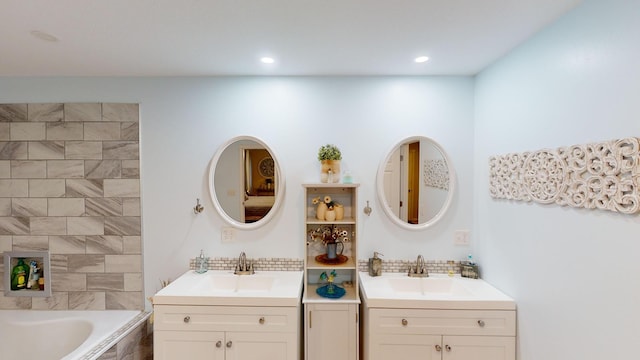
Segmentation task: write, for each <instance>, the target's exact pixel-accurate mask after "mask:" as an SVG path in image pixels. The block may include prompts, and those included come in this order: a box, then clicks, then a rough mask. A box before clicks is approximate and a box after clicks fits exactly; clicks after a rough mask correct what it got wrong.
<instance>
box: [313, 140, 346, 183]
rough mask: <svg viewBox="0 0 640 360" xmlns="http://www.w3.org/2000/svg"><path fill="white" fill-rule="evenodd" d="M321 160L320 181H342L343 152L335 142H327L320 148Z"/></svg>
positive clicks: (319, 155) (319, 157)
mask: <svg viewBox="0 0 640 360" xmlns="http://www.w3.org/2000/svg"><path fill="white" fill-rule="evenodd" d="M318 160H319V161H320V181H321V182H323V183H337V182H339V181H340V160H342V153H341V152H340V149H339V148H338V147H337V146H336V145H333V144H326V145H323V146H321V147H320V149H319V150H318Z"/></svg>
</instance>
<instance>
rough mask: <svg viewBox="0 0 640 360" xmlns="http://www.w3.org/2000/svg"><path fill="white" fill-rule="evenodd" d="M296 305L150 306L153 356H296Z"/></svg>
mask: <svg viewBox="0 0 640 360" xmlns="http://www.w3.org/2000/svg"><path fill="white" fill-rule="evenodd" d="M299 311H300V308H299V307H298V306H292V307H243V306H178V305H156V306H154V314H155V315H154V359H156V360H160V359H162V360H175V359H190V360H200V359H202V360H204V359H208V360H214V359H215V360H219V359H224V360H248V359H264V360H298V359H299V350H298V349H299V346H298V344H299V341H300V337H299V335H298V333H299V328H300V320H299V319H300V316H299Z"/></svg>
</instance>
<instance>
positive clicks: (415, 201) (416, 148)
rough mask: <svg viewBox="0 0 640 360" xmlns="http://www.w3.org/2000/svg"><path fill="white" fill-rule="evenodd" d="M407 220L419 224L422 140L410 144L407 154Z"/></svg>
mask: <svg viewBox="0 0 640 360" xmlns="http://www.w3.org/2000/svg"><path fill="white" fill-rule="evenodd" d="M405 166H406V167H407V174H408V178H407V184H408V189H407V219H406V220H407V222H408V223H409V224H417V223H418V220H419V208H420V142H412V143H410V144H409V153H408V156H407V161H406V165H405Z"/></svg>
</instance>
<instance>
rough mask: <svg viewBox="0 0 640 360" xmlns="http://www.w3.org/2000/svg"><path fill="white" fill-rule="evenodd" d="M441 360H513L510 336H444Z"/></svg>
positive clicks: (513, 342) (512, 340) (513, 340)
mask: <svg viewBox="0 0 640 360" xmlns="http://www.w3.org/2000/svg"><path fill="white" fill-rule="evenodd" d="M442 343H443V351H442V353H443V357H442V359H443V360H515V358H516V340H515V337H511V336H504V337H501V336H444V337H443V339H442Z"/></svg>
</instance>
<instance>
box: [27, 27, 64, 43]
mask: <svg viewBox="0 0 640 360" xmlns="http://www.w3.org/2000/svg"><path fill="white" fill-rule="evenodd" d="M31 35H32V36H33V37H36V38H38V39H40V40H44V41H49V42H57V41H58V38H57V37H55V36H53V35H51V34H48V33H46V32H44V31H40V30H32V31H31Z"/></svg>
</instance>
